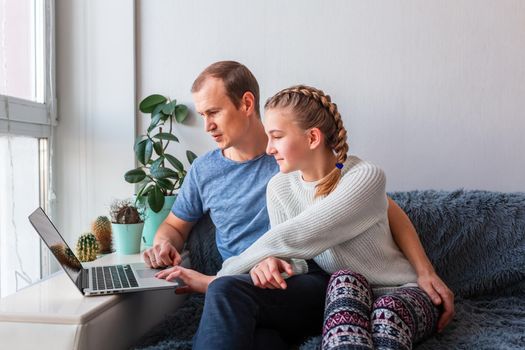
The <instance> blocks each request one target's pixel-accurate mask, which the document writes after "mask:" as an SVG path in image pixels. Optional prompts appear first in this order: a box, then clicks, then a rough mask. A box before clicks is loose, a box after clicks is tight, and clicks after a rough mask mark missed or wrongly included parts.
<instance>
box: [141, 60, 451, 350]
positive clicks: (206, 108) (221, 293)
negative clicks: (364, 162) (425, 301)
mask: <svg viewBox="0 0 525 350" xmlns="http://www.w3.org/2000/svg"><path fill="white" fill-rule="evenodd" d="M192 94H193V99H194V102H195V108H196V110H197V112H198V113H199V114H200V115H201V116H202V117H203V118H204V122H205V128H206V131H207V132H208V133H210V135H211V136H212V137H213V139H214V140H215V142H216V143H217V146H218V149H215V150H213V151H210V152H208V153H206V154H205V155H203V156H201V157H199V158H198V159H197V160H196V161H195V162H194V163H193V165H192V168H191V170H190V171H189V173H188V175H187V177H186V179H185V182H184V184H183V186H182V188H181V190H180V192H179V195H178V197H177V200H176V201H175V204H174V206H173V208H172V212H171V213H170V214H169V216H168V217H167V218H166V220H165V221H164V222H163V223H162V225H161V226H160V227H159V229H158V231H157V233H156V235H155V239H154V244H153V247H152V248H150V249H148V250H146V251H145V252H144V261H145V262H146V263H147V264H148V265H149V266H151V267H153V268H157V267H163V266H174V267H172V268H171V269H168V270H165V271H163V272H160V273H158V277H160V278H168V279H171V278H174V277H179V278H181V279H182V280H183V281H184V282H186V284H187V286H186V287H183V288H184V291H185V292H191V291H194V292H202V293H204V292H207V291H208V287H209V286H210V288H212V289H213V290H212V291H211V293H207V296H206V302H205V310H204V317H203V320H201V324H200V326H199V331H198V332H197V335H196V337H195V339H194V340H195V344H194V345H195V347H196V348H205V347H206V346H209V343H207V342H209V341H211V339H213V341H214V346H213V347H214V348H225V349H228V348H243V347H244V348H246V347H253V346H262V345H261V343H260V342H261V339H262V338H266V341H268V342H271V346H273V347H278V346H282V347H285V345H284V343H283V342H282V338H283V337H284V338H287V340H288V339H289V340H291V341H294V340H297V339H299V338H300V337H301V336H305V335H307V334H309V333H310V332H315V331H319V330H320V325H321V324H322V314H323V306H324V288H325V286H326V283H327V282H328V277H329V276H328V275H327V274H325V273H324V272H323V271H322V270H320V269H318V268H316V266H315V263H314V262H313V261H311V262H309V264H310V265H311V266H310V267H311V268H310V269H309V271H310V272H309V273H308V274H306V275H299V276H293V277H291V278H289V279H287V282H286V283H283V281H277V283H276V281H275V280H274V281H273V283H271V282H268V283H267V284H266V285H263V286H259V287H257V286H254V285H253V283H252V282H251V279H250V278H249V276H248V275H243V276H232V278H220V279H217V280H216V282H214V283H211V282H212V281H214V280H215V276H205V275H202V274H200V273H198V272H196V271H193V270H191V269H185V268H182V267H180V266H178V265H179V264H180V262H181V257H180V254H179V252H180V251H181V249H182V247H183V244H184V241H185V240H186V239H187V237H188V235H189V232H190V231H191V228H192V227H193V225H194V224H195V223H196V222H197V221H198V220H199V219H200V218H201V217H202V216H203V215H204V214H205V213H206V212H209V213H210V216H211V219H212V221H213V222H214V224H215V226H216V243H217V248H218V250H219V252H220V254H221V256H222V258H223V260H225V259H227V258H228V257H230V256H233V255H238V254H240V253H241V252H242V251H244V250H245V249H246V248H247V247H249V246H250V245H251V244H252V243H253V242H254V241H255V240H256V239H257V238H259V237H260V236H261V235H262V234H264V233H265V232H266V231H267V230H268V228H269V219H268V214H267V212H266V200H265V193H266V184H267V183H268V181H269V180H270V178H271V177H272V176H273V175H275V174H276V173H277V172H278V166H277V164H276V162H275V161H274V159H273V158H272V157H270V156H269V155H266V154H265V149H266V144H267V136H266V134H265V131H264V127H263V125H262V122H261V119H260V111H259V86H258V83H257V80H256V79H255V77H254V76H253V74H252V73H251V72H250V71H249V70H248V69H247V68H246V67H245V66H243V65H241V64H239V63H237V62H232V61H223V62H216V63H214V64H212V65H210V66H209V67H208V68H206V69H205V70H204V71H203V72H202V73H201V74H200V75H199V76H198V77H197V79H196V80H195V82H194V83H193V86H192ZM389 204H390V205H389V212H388V216H389V221H390V226H391V229H392V233H393V235H394V238H395V240H396V242H397V243H398V245H399V246H400V248H401V249H402V251H403V252H404V253H405V255H406V256H407V258H408V259H409V260H410V262H411V263H412V265H413V266H414V267H415V269H416V271H417V272H418V276H419V279H418V283H419V285H420V286H421V288H422V289H424V290H425V291H426V292H427V293H428V294H429V295H430V297H431V298H432V300H433V301H434V302H435V303H436V304H439V303H442V304H443V305H444V307H445V312H444V313H443V316H442V318H441V319H440V324H439V328H440V329H442V328H443V327H444V326H445V325H446V324H447V323H448V322H449V321H450V319H451V318H452V316H453V296H452V294H451V292H450V290H449V289H448V288H447V287H446V285H445V284H444V283H443V282H442V281H441V280H440V279H439V277H438V276H437V275H436V274H435V272H434V270H433V267H432V265H431V264H430V262H429V261H428V258H427V257H426V254H425V253H424V251H423V249H422V246H421V243H420V241H419V238H418V237H417V233H416V232H415V230H414V229H413V226H412V224H411V223H410V220H409V219H408V217H407V216H406V214H405V213H404V212H403V211H402V210H401V209H400V208H399V207H398V206H397V205H396V204H395V203H394V202H393V201H392V200H390V199H389ZM264 264H265V268H266V271H278V272H288V273H289V274H290V273H292V271H291V270H289V269H290V265H289V264H288V263H287V262H286V261H283V260H280V259H277V258H273V259H267V260H265V261H264ZM260 287H265V288H270V289H284V288H286V289H287V293H280V291H279V290H268V289H263V288H260ZM261 305H262V306H261ZM250 308H252V310H248V309H250ZM253 308H256V310H255V309H253ZM245 310H248V312H247V313H246V315H243V317H240V316H239V314H243V311H245ZM254 315H256V316H254ZM217 320H220V322H217ZM268 325H270V326H271V328H272V329H264V327H268ZM297 330H300V332H297ZM226 335H228V336H226ZM262 335H264V337H263V336H262ZM254 337H255V338H254ZM253 338H254V339H255V340H254V339H253ZM265 346H270V345H265Z"/></svg>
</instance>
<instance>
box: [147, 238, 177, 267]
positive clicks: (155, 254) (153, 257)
mask: <svg viewBox="0 0 525 350" xmlns="http://www.w3.org/2000/svg"><path fill="white" fill-rule="evenodd" d="M143 258H144V262H145V263H146V265H148V266H149V267H151V268H154V269H157V268H159V267H164V266H172V265H173V266H175V265H179V264H180V263H181V261H182V258H181V257H180V254H179V252H178V251H177V249H176V248H175V247H174V246H173V245H172V244H171V243H170V242H169V241H167V240H166V241H161V242H160V243H157V244H155V245H154V246H153V247H152V248H149V249H146V250H145V251H144V254H143Z"/></svg>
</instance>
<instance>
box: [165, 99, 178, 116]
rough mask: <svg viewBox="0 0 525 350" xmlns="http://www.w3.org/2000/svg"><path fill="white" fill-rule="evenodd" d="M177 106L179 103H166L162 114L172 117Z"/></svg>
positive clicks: (174, 101)
mask: <svg viewBox="0 0 525 350" xmlns="http://www.w3.org/2000/svg"><path fill="white" fill-rule="evenodd" d="M176 105H177V101H176V100H173V101H171V102H170V103H166V104H165V105H164V107H163V108H162V113H164V114H166V115H171V114H173V112H174V111H175V106H176Z"/></svg>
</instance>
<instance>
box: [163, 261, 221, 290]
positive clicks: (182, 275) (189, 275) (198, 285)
mask: <svg viewBox="0 0 525 350" xmlns="http://www.w3.org/2000/svg"><path fill="white" fill-rule="evenodd" d="M155 277H157V278H163V279H166V281H171V280H173V279H175V278H179V279H181V280H182V281H184V283H186V285H185V286H183V287H180V288H177V289H175V293H177V294H185V293H192V292H197V293H206V291H207V290H208V285H209V284H210V283H211V281H213V280H214V279H215V278H216V276H207V275H204V274H202V273H200V272H197V271H195V270H191V269H187V268H185V267H182V266H173V267H170V268H168V269H165V270H162V271H159V272H157V273H156V274H155Z"/></svg>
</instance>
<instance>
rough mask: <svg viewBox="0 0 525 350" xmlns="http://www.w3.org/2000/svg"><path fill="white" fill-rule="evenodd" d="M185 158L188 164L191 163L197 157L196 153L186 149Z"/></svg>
mask: <svg viewBox="0 0 525 350" xmlns="http://www.w3.org/2000/svg"><path fill="white" fill-rule="evenodd" d="M186 158H188V162H189V163H190V164H193V161H194V160H195V159H197V155H196V154H195V153H193V152H192V151H186Z"/></svg>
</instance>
